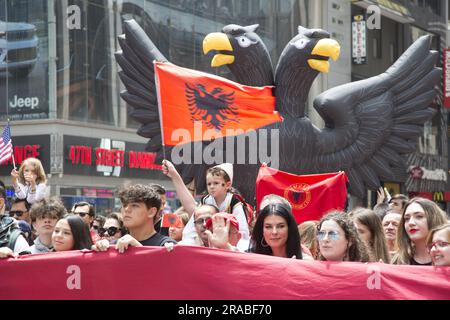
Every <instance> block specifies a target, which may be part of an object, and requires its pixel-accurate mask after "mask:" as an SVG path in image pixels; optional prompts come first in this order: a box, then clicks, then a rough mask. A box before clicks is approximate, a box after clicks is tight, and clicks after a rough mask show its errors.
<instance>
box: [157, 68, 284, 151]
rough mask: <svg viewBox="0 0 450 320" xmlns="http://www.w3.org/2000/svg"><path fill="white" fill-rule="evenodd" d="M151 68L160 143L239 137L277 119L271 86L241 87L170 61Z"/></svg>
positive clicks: (172, 144)
mask: <svg viewBox="0 0 450 320" xmlns="http://www.w3.org/2000/svg"><path fill="white" fill-rule="evenodd" d="M154 65H155V82H156V85H157V90H156V91H157V95H158V103H159V117H160V121H161V129H162V137H163V144H164V145H168V146H174V145H177V144H179V143H187V142H191V141H201V140H211V139H212V138H220V137H225V136H232V135H238V134H243V133H246V132H247V131H248V130H254V129H257V128H261V127H263V126H267V125H269V124H272V123H275V122H280V121H282V118H281V116H280V115H279V114H278V112H276V111H275V97H274V96H273V93H272V87H271V86H265V87H250V86H244V85H241V84H239V83H237V82H233V81H231V80H228V79H225V78H222V77H219V76H215V75H212V74H208V73H205V72H201V71H196V70H192V69H186V68H182V67H178V66H175V65H173V64H170V63H163V62H157V61H155V62H154Z"/></svg>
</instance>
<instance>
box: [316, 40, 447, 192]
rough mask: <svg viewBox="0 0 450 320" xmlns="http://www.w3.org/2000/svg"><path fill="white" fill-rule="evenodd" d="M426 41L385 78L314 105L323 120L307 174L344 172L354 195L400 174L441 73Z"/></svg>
mask: <svg viewBox="0 0 450 320" xmlns="http://www.w3.org/2000/svg"><path fill="white" fill-rule="evenodd" d="M430 42H431V37H430V36H423V37H421V38H419V39H418V40H417V41H416V42H415V43H414V44H413V45H411V46H410V48H408V50H407V51H406V52H405V53H404V54H403V55H402V56H401V57H400V58H399V59H398V60H397V61H396V63H395V64H394V65H392V66H391V67H390V68H389V69H388V70H387V71H386V72H385V73H383V74H380V75H378V76H375V77H372V78H369V79H365V80H362V81H357V82H352V83H349V84H345V85H342V86H338V87H335V88H332V89H330V90H327V91H325V92H324V93H322V94H320V95H319V96H318V97H317V98H316V99H315V100H314V107H315V109H316V110H317V111H318V112H319V114H320V115H321V117H322V118H323V119H324V121H325V128H324V129H322V130H318V129H317V130H316V142H317V143H316V144H315V150H314V156H313V159H312V161H311V165H312V166H313V167H312V168H311V169H312V171H317V172H324V171H326V172H332V171H337V170H345V171H346V173H347V175H348V178H349V182H350V188H351V191H352V193H353V194H354V195H356V196H358V197H363V196H364V194H365V189H366V188H368V189H372V190H374V189H376V188H378V187H379V186H380V179H382V180H385V181H389V180H393V178H394V176H395V174H396V173H398V172H399V173H403V174H406V170H405V159H404V158H403V155H405V154H407V153H411V152H414V151H415V149H416V142H417V138H418V137H419V136H420V135H421V134H422V132H423V124H424V123H425V122H426V121H428V120H429V119H431V118H432V116H433V113H434V112H433V109H432V108H429V105H430V103H431V102H432V101H433V99H434V98H435V96H436V94H437V92H436V90H435V89H434V87H435V85H437V84H438V83H439V81H440V78H441V75H442V71H441V69H439V68H436V67H435V64H436V60H437V58H438V52H435V51H430V50H429V47H430Z"/></svg>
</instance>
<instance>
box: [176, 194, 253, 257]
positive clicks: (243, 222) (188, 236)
mask: <svg viewBox="0 0 450 320" xmlns="http://www.w3.org/2000/svg"><path fill="white" fill-rule="evenodd" d="M232 197H233V194H232V193H231V192H228V193H227V196H226V197H225V200H224V201H223V202H222V203H221V204H220V205H217V203H216V200H215V199H214V197H211V196H209V195H208V196H206V197H205V199H204V201H203V202H204V204H211V205H214V206H216V207H218V208H219V210H220V211H221V212H224V211H226V210H227V208H228V207H229V206H230V203H231V198H232ZM232 214H233V215H234V216H235V217H236V219H237V221H238V222H239V232H240V233H241V240H239V242H238V243H237V248H238V249H239V251H245V250H247V249H248V246H249V242H250V231H249V229H248V223H247V218H246V217H245V212H244V208H242V204H241V203H238V204H237V205H235V206H234V208H233V212H232ZM195 237H197V231H196V230H195V225H194V214H192V215H191V218H190V219H189V221H188V223H187V224H186V226H185V227H184V230H183V238H182V241H183V242H184V241H185V242H189V243H192V242H194V240H193V238H195Z"/></svg>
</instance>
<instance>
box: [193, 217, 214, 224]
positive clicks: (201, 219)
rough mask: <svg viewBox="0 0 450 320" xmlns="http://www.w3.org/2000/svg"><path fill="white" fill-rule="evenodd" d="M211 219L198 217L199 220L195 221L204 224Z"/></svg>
mask: <svg viewBox="0 0 450 320" xmlns="http://www.w3.org/2000/svg"><path fill="white" fill-rule="evenodd" d="M209 219H211V218H198V219H197V220H195V221H194V223H195V224H197V225H204V224H205V223H206V221H208V220H209Z"/></svg>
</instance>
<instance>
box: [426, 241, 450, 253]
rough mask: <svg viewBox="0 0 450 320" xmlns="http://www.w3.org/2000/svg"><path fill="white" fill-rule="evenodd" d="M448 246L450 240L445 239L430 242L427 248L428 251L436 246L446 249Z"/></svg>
mask: <svg viewBox="0 0 450 320" xmlns="http://www.w3.org/2000/svg"><path fill="white" fill-rule="evenodd" d="M448 246H450V242H445V241H435V242H432V243H430V244H429V245H428V246H427V249H428V252H430V251H431V249H433V247H436V249H445V248H447V247H448Z"/></svg>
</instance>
